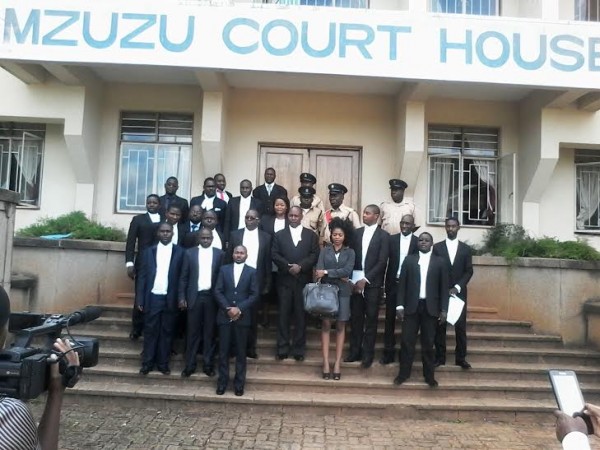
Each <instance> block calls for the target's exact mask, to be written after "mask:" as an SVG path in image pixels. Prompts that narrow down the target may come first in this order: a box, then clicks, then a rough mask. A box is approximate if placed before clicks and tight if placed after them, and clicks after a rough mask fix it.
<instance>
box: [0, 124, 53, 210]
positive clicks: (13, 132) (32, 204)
mask: <svg viewBox="0 0 600 450" xmlns="http://www.w3.org/2000/svg"><path fill="white" fill-rule="evenodd" d="M6 130H8V131H6ZM46 132H47V129H46V124H45V123H35V122H15V121H0V140H2V141H7V142H8V146H9V147H8V151H7V152H4V151H1V152H0V187H3V186H4V183H3V182H2V177H3V172H6V173H7V176H8V180H7V182H6V183H7V185H6V186H5V187H3V189H8V190H12V189H9V188H10V184H11V182H10V177H11V175H10V172H11V171H12V170H11V166H12V155H13V154H16V155H17V159H18V161H19V162H20V163H21V164H22V163H23V158H24V152H23V149H24V148H25V142H26V139H30V140H35V141H37V142H39V145H36V146H35V148H36V152H37V155H36V161H37V169H36V174H35V175H34V176H35V178H37V179H38V181H37V188H36V189H37V196H36V198H35V199H34V200H29V199H28V200H24V199H23V196H24V194H23V193H22V192H21V191H22V188H23V187H22V183H23V180H22V178H23V176H22V172H23V167H22V166H20V164H19V162H17V163H16V164H17V166H20V167H18V168H17V169H16V170H18V171H19V173H20V174H21V176H20V177H19V179H18V180H15V181H14V183H16V184H18V185H19V187H18V189H17V190H12V191H13V192H16V193H17V194H18V195H19V204H18V205H17V207H18V208H23V209H40V207H41V203H42V182H43V175H44V162H45V153H46V151H45V149H46ZM17 134H19V135H17ZM13 146H16V151H15V150H13ZM4 154H7V155H8V157H7V161H8V162H9V163H8V166H7V168H6V171H5V170H4V168H3V167H2V156H3V155H4ZM25 182H26V181H25Z"/></svg>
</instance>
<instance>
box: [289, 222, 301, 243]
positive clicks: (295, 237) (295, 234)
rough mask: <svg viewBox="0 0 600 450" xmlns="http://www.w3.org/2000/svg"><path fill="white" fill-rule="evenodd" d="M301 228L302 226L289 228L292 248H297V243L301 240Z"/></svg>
mask: <svg viewBox="0 0 600 450" xmlns="http://www.w3.org/2000/svg"><path fill="white" fill-rule="evenodd" d="M302 228H303V227H302V225H298V226H297V227H296V228H294V227H292V226H290V233H291V235H292V242H293V243H294V247H298V242H300V241H301V240H302Z"/></svg>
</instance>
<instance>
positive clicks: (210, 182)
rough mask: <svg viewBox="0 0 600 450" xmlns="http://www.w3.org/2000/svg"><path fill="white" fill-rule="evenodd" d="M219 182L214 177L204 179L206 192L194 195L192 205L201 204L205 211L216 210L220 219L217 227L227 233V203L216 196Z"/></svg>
mask: <svg viewBox="0 0 600 450" xmlns="http://www.w3.org/2000/svg"><path fill="white" fill-rule="evenodd" d="M216 191H217V184H216V183H215V179H214V178H212V177H209V178H206V179H205V180H204V192H203V193H202V195H199V196H197V197H194V198H192V199H191V200H190V207H192V206H193V205H200V207H201V208H202V209H203V210H204V211H214V212H215V214H216V215H217V219H219V223H218V224H217V229H218V230H219V231H220V232H221V233H222V234H225V235H227V230H226V229H225V226H226V221H225V219H226V215H227V203H226V202H225V201H223V200H221V199H220V198H218V197H217V196H216Z"/></svg>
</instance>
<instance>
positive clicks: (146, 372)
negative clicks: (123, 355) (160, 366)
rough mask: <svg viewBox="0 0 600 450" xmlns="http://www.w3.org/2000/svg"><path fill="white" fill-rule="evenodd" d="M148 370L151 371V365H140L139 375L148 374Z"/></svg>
mask: <svg viewBox="0 0 600 450" xmlns="http://www.w3.org/2000/svg"><path fill="white" fill-rule="evenodd" d="M150 372H152V367H148V366H142V368H141V369H140V375H148V374H149V373H150Z"/></svg>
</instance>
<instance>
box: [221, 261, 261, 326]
mask: <svg viewBox="0 0 600 450" xmlns="http://www.w3.org/2000/svg"><path fill="white" fill-rule="evenodd" d="M258 295H259V292H258V280H257V277H256V271H255V270H254V269H253V268H252V267H250V266H247V265H245V264H244V269H243V270H242V274H241V275H240V279H239V281H238V284H237V286H236V285H235V281H234V277H233V264H227V265H224V266H222V267H221V269H220V270H219V276H218V278H217V284H216V286H215V300H216V301H217V304H218V305H219V310H218V312H217V324H218V325H221V324H226V323H229V321H230V320H229V316H228V315H227V308H230V307H232V306H237V307H238V308H239V309H240V311H241V312H242V315H241V317H240V318H239V319H238V321H237V322H236V323H237V325H243V326H250V322H251V314H250V308H252V306H253V305H254V304H255V303H256V302H257V301H258Z"/></svg>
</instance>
